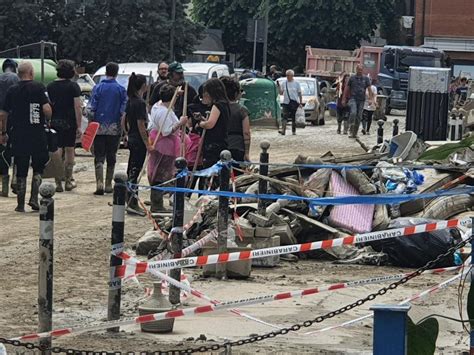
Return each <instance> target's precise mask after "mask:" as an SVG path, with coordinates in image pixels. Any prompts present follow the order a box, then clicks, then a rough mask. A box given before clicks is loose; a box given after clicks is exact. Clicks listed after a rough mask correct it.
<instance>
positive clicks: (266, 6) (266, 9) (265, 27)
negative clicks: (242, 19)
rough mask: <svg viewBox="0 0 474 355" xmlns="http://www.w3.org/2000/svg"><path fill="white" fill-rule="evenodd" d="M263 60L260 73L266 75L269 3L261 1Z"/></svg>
mask: <svg viewBox="0 0 474 355" xmlns="http://www.w3.org/2000/svg"><path fill="white" fill-rule="evenodd" d="M263 11H264V14H263V23H264V24H263V31H264V32H263V33H264V34H263V60H262V72H263V74H264V75H265V74H267V50H268V13H269V11H270V8H269V1H268V0H263Z"/></svg>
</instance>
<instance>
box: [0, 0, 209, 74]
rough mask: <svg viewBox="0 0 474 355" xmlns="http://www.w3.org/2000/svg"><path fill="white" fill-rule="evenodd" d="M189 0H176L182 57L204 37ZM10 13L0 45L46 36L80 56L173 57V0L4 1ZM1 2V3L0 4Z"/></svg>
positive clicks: (66, 54) (65, 52) (62, 50)
mask: <svg viewBox="0 0 474 355" xmlns="http://www.w3.org/2000/svg"><path fill="white" fill-rule="evenodd" d="M188 2H189V0H177V2H176V3H177V6H176V21H175V24H174V29H175V54H176V58H177V59H182V58H183V56H184V55H185V54H186V53H189V52H190V51H192V48H193V46H194V44H195V43H196V42H197V41H198V40H199V39H200V36H201V33H202V30H203V28H202V26H200V25H197V24H195V23H193V22H192V21H191V20H190V19H189V18H187V17H186V14H185V11H184V10H185V9H184V7H185V5H186V4H187V3H188ZM2 4H3V2H0V13H3V14H4V15H5V16H6V18H7V21H8V22H7V23H6V26H5V28H4V34H5V35H4V36H3V38H0V48H9V47H14V46H16V45H18V44H25V43H31V42H37V41H40V40H48V41H53V42H56V43H58V52H59V53H58V57H59V58H70V59H74V60H76V61H77V62H82V61H87V62H93V63H94V66H95V67H97V66H100V65H103V64H104V63H106V62H107V61H110V60H113V61H117V62H130V61H139V62H140V61H149V62H157V61H160V60H163V59H168V57H169V41H170V29H171V26H172V22H171V18H170V17H171V16H170V14H171V1H168V0H87V1H85V0H68V1H67V4H66V1H65V0H38V1H36V2H35V3H34V4H31V2H30V1H15V2H14V5H13V7H11V6H10V7H11V8H9V7H8V6H5V5H2ZM2 7H3V8H2Z"/></svg>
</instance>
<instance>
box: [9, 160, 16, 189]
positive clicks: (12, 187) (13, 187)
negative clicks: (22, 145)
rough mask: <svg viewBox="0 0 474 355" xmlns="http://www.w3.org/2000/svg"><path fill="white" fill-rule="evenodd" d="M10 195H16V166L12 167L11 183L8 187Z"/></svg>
mask: <svg viewBox="0 0 474 355" xmlns="http://www.w3.org/2000/svg"><path fill="white" fill-rule="evenodd" d="M10 188H11V189H12V193H13V194H16V165H13V174H12V183H11V185H10Z"/></svg>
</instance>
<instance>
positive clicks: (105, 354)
mask: <svg viewBox="0 0 474 355" xmlns="http://www.w3.org/2000/svg"><path fill="white" fill-rule="evenodd" d="M473 238H474V236H471V237H469V238H467V239H465V240H463V241H462V242H460V243H458V244H456V245H455V246H453V247H451V248H450V249H449V250H448V251H447V252H446V253H444V254H440V255H438V257H437V258H436V259H434V260H432V261H429V262H428V263H427V264H426V265H425V266H423V267H421V268H419V269H418V270H416V271H414V272H412V273H411V274H410V275H407V276H406V277H403V278H402V279H400V280H398V281H395V282H392V283H391V284H389V285H388V286H386V287H382V288H381V289H379V290H378V291H377V292H374V293H371V294H369V295H368V296H366V297H364V298H361V299H359V300H357V301H355V302H353V303H350V304H348V305H346V306H344V307H341V308H339V309H337V310H335V311H331V312H328V313H326V314H324V315H322V316H318V317H316V318H314V319H310V320H306V321H303V322H300V323H296V324H294V325H292V326H289V327H285V328H281V329H279V330H274V331H271V332H268V333H265V334H262V335H255V336H251V337H248V338H244V339H240V340H235V341H227V342H225V343H221V344H212V345H203V346H199V347H192V348H187V349H175V350H168V351H140V352H139V354H157V355H158V354H159V355H173V354H193V353H197V352H208V351H217V350H220V349H229V348H231V347H233V346H242V345H247V344H253V343H256V342H259V341H263V340H266V339H269V338H275V337H277V336H279V335H286V334H288V333H290V332H297V331H299V330H300V329H301V328H308V327H311V326H312V325H313V324H317V323H321V322H323V321H324V320H326V319H330V318H333V317H335V316H337V315H340V314H342V313H345V312H347V311H350V310H351V309H353V308H356V307H359V306H362V305H363V304H365V303H366V302H368V301H373V300H374V299H375V298H377V297H378V296H383V295H385V294H386V293H387V292H388V291H393V290H395V289H396V288H397V287H398V286H400V285H403V284H405V283H407V282H408V281H410V280H411V279H413V278H415V277H417V276H419V275H421V274H422V273H423V272H424V271H426V270H428V269H430V268H432V266H434V265H435V264H436V263H438V262H439V261H440V260H442V259H444V258H446V257H448V256H450V255H451V254H453V253H454V252H455V251H456V250H458V249H460V248H462V247H464V246H465V245H466V244H467V243H469V242H471V241H472V240H473ZM0 343H3V344H6V345H12V346H15V347H24V348H27V349H30V350H34V349H37V350H40V351H46V350H49V351H51V352H52V353H57V354H59V353H65V354H71V355H80V354H87V355H89V354H91V355H121V354H133V352H125V353H122V352H121V351H90V350H77V349H69V348H62V347H58V346H55V347H51V348H45V347H42V346H40V345H36V344H34V343H26V342H21V341H18V340H9V339H5V338H1V337H0Z"/></svg>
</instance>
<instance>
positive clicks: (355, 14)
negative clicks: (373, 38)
mask: <svg viewBox="0 0 474 355" xmlns="http://www.w3.org/2000/svg"><path fill="white" fill-rule="evenodd" d="M269 3H270V10H269V11H270V16H269V46H268V54H269V60H270V61H271V62H273V63H277V64H279V65H280V66H282V67H286V68H288V67H294V66H296V65H300V66H302V65H303V64H304V58H305V45H311V46H313V47H325V48H335V49H354V48H355V47H356V46H357V45H358V44H359V42H360V40H361V39H368V38H369V36H370V35H371V34H372V33H373V31H374V29H375V28H376V27H377V24H379V23H380V22H381V21H383V20H384V17H383V14H384V13H386V12H387V11H390V10H391V9H392V7H393V0H331V1H327V0H296V1H295V0H278V1H270V2H269ZM193 4H194V8H193V14H194V17H195V19H196V20H198V21H200V22H202V23H203V24H204V25H205V26H207V27H212V28H221V29H222V30H223V32H224V35H223V41H224V45H225V46H226V50H228V51H231V52H232V51H234V50H235V49H237V50H236V51H235V52H239V53H243V60H244V62H246V63H247V64H248V63H250V61H251V52H249V51H248V49H247V48H248V47H249V44H247V43H244V41H245V34H246V25H247V20H248V19H249V18H253V16H255V15H256V14H257V15H258V14H260V13H261V12H262V9H261V1H249V0H234V1H232V0H221V1H214V0H193ZM250 46H251V44H250ZM241 48H243V49H244V50H243V51H242V50H239V49H241Z"/></svg>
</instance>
